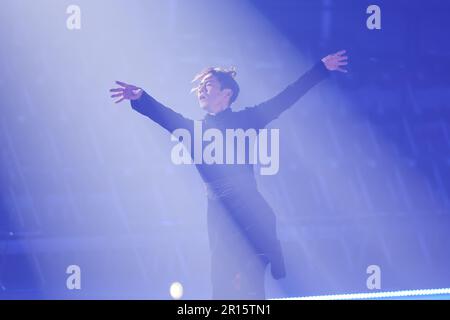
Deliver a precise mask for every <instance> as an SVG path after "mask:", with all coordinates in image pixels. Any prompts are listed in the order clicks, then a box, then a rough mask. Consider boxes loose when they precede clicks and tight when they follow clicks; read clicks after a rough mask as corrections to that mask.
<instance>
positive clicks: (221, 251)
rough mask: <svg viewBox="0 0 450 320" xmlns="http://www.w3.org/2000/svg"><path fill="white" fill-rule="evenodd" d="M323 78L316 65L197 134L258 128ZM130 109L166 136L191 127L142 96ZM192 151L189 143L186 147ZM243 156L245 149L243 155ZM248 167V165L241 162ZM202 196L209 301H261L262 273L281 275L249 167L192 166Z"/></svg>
mask: <svg viewBox="0 0 450 320" xmlns="http://www.w3.org/2000/svg"><path fill="white" fill-rule="evenodd" d="M328 74H329V72H328V70H327V69H326V68H325V66H324V64H323V63H322V62H321V61H320V62H318V63H317V64H316V65H315V66H314V67H313V68H312V69H310V70H309V71H308V72H306V73H305V74H304V75H302V76H301V77H300V78H299V79H298V80H297V81H295V82H294V83H292V84H291V85H290V86H288V87H287V88H286V89H285V90H283V91H282V92H281V93H279V94H278V95H276V96H275V97H274V98H272V99H270V100H268V101H266V102H263V103H261V104H259V105H257V106H254V107H251V108H246V109H244V110H242V111H239V112H233V111H231V109H230V108H228V109H226V110H225V111H222V112H220V113H218V114H216V115H211V114H207V115H206V116H205V117H204V119H203V120H202V126H203V130H207V129H210V128H216V129H219V130H221V132H222V134H223V136H224V137H225V129H244V130H247V129H250V128H253V129H256V130H259V129H262V128H264V127H265V126H266V125H267V124H268V123H269V122H271V121H272V120H274V119H276V118H277V117H278V116H279V115H280V114H281V113H282V112H283V111H285V110H287V109H288V108H289V107H290V106H292V105H293V104H294V103H295V102H296V101H297V100H298V99H300V98H301V97H302V96H303V95H304V94H305V93H306V92H307V91H308V90H309V89H311V88H312V87H313V86H314V85H316V84H317V83H319V82H320V81H321V80H323V79H324V78H325V77H327V76H328ZM131 105H132V107H133V109H134V110H136V111H138V112H139V113H141V114H143V115H145V116H147V117H149V118H150V119H152V120H153V121H155V122H156V123H158V124H159V125H161V126H162V127H164V128H165V129H167V130H168V131H169V132H173V131H174V130H175V129H178V128H185V129H187V130H189V131H190V133H191V137H192V139H194V122H193V120H190V119H186V118H184V117H183V116H182V115H180V114H178V113H176V112H174V111H172V110H171V109H169V108H167V107H165V106H164V105H162V104H161V103H159V102H158V101H156V100H155V99H154V98H153V97H151V96H150V95H148V94H147V93H145V92H144V93H143V95H142V96H141V98H140V99H138V100H134V101H132V102H131ZM191 145H192V146H193V145H194V144H193V141H192V142H191ZM246 152H248V150H247V151H246ZM246 163H248V162H246ZM196 167H197V169H198V171H199V173H200V175H201V177H202V179H203V181H204V182H205V184H206V189H207V195H208V212H207V219H208V235H209V241H210V248H211V254H212V264H211V275H212V285H213V298H214V299H264V297H265V294H264V272H265V268H266V266H267V264H268V263H271V271H272V275H273V276H274V277H275V278H276V279H278V278H282V277H284V275H285V270H284V261H283V256H282V253H281V247H280V244H279V241H278V239H277V235H276V223H275V215H274V213H273V211H272V209H271V208H270V206H269V205H268V204H267V202H266V201H265V200H264V198H263V197H262V196H261V194H260V193H259V192H258V189H257V186H256V181H255V177H254V174H253V165H252V164H196Z"/></svg>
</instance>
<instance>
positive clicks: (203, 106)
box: [200, 103, 209, 111]
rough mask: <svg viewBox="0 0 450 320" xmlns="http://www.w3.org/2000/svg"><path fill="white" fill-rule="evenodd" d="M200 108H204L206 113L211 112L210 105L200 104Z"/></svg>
mask: <svg viewBox="0 0 450 320" xmlns="http://www.w3.org/2000/svg"><path fill="white" fill-rule="evenodd" d="M200 108H202V109H203V110H205V111H208V110H209V108H208V105H207V104H206V103H200Z"/></svg>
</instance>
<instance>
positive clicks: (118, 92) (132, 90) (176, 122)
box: [110, 81, 193, 133]
mask: <svg viewBox="0 0 450 320" xmlns="http://www.w3.org/2000/svg"><path fill="white" fill-rule="evenodd" d="M116 84H118V85H119V86H120V87H118V88H114V89H111V90H110V92H111V93H113V94H112V95H111V98H118V100H117V101H116V103H119V102H122V101H123V100H130V101H131V106H132V108H133V109H134V110H136V111H137V112H139V113H141V114H143V115H144V116H147V117H149V118H150V119H152V120H153V121H155V122H156V123H158V124H159V125H161V126H162V127H163V128H165V129H166V130H168V131H169V132H171V133H172V132H173V131H174V130H175V129H179V128H185V129H188V130H189V129H191V127H193V124H192V120H190V119H186V118H184V117H183V116H182V115H181V114H179V113H177V112H175V111H173V110H171V109H169V108H168V107H166V106H164V105H163V104H161V103H159V102H158V101H156V100H155V99H154V98H153V97H151V96H150V95H149V94H147V93H146V92H145V91H144V90H142V89H141V88H139V87H136V86H134V85H131V84H127V83H124V82H120V81H116Z"/></svg>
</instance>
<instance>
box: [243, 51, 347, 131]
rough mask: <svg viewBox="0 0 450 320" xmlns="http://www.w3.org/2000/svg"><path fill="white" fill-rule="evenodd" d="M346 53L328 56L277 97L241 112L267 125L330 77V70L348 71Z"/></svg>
mask: <svg viewBox="0 0 450 320" xmlns="http://www.w3.org/2000/svg"><path fill="white" fill-rule="evenodd" d="M345 53H346V51H345V50H342V51H339V52H337V53H335V54H330V55H328V56H326V57H325V58H323V59H322V60H321V61H319V62H317V63H316V64H315V65H314V67H312V68H311V69H310V70H309V71H307V72H306V73H305V74H303V75H302V76H301V77H300V78H299V79H298V80H297V81H295V82H294V83H292V84H291V85H290V86H288V87H287V88H286V89H284V90H283V91H282V92H280V93H279V94H278V95H276V96H275V97H273V98H271V99H269V100H267V101H265V102H263V103H260V104H258V105H256V106H254V107H252V108H247V109H245V110H243V111H241V112H243V113H244V114H245V116H248V117H250V118H251V119H254V122H256V123H258V126H259V127H264V126H266V125H267V124H268V123H269V122H270V121H272V120H274V119H276V118H278V117H279V116H280V114H281V113H283V112H284V111H285V110H287V109H288V108H289V107H291V106H292V105H293V104H295V103H296V102H297V101H298V100H299V99H300V98H301V97H302V96H303V95H305V94H306V93H307V92H308V91H309V90H310V89H311V88H312V87H314V86H315V85H316V84H318V83H319V82H321V81H322V80H323V79H325V78H326V77H328V75H329V73H330V71H340V72H347V70H345V69H343V66H345V65H347V59H348V57H347V56H346V55H345Z"/></svg>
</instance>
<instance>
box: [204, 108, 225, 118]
mask: <svg viewBox="0 0 450 320" xmlns="http://www.w3.org/2000/svg"><path fill="white" fill-rule="evenodd" d="M228 108H229V107H224V108H221V109H220V110H219V111H208V114H209V115H211V116H216V115H218V114H219V113H221V112H224V111H225V110H227V109H228Z"/></svg>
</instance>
